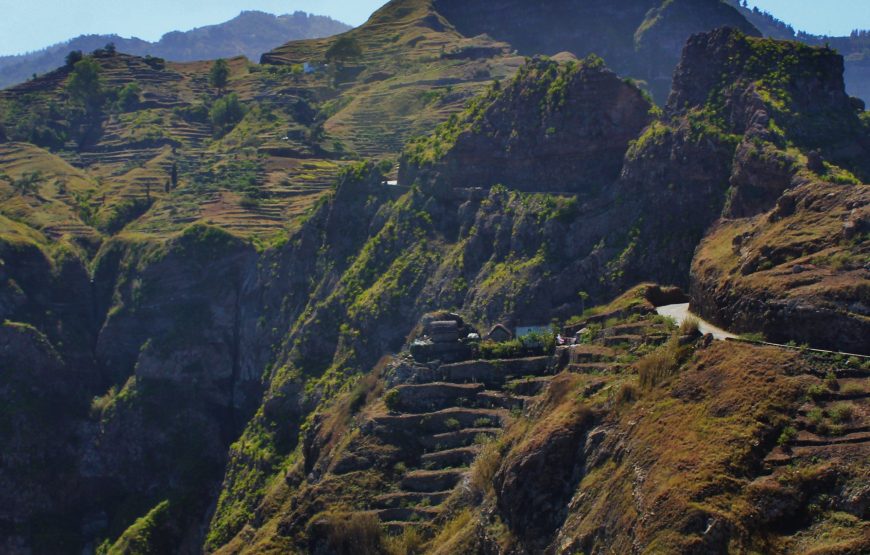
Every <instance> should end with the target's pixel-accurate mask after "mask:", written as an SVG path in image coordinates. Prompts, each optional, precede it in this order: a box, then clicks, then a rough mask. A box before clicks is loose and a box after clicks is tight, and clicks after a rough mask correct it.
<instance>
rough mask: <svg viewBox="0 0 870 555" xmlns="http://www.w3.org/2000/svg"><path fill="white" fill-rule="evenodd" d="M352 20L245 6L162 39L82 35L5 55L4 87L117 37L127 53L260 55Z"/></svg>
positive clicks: (184, 57) (181, 58)
mask: <svg viewBox="0 0 870 555" xmlns="http://www.w3.org/2000/svg"><path fill="white" fill-rule="evenodd" d="M348 29H350V26H348V25H345V24H343V23H341V22H339V21H336V20H333V19H332V18H329V17H326V16H319V15H314V14H306V13H305V12H301V11H300V12H295V13H293V14H285V15H274V14H269V13H265V12H259V11H243V12H241V13H240V14H239V15H238V16H236V17H234V18H233V19H231V20H228V21H226V22H223V23H219V24H214V25H205V26H202V27H197V28H194V29H191V30H189V31H171V32H168V33H165V34H164V35H163V36H162V37H161V38H160V39H159V40H158V41H156V42H149V41H146V40H142V39H139V38H137V37H130V38H125V37H120V36H118V35H114V34H112V35H82V36H79V37H75V38H72V39H70V40H67V41H63V42H60V43H57V44H53V45H51V46H47V47H46V48H44V49H41V50H37V51H34V52H28V53H26V54H19V55H10V56H0V89H3V88H7V87H10V86H12V85H15V84H17V83H20V82H23V81H25V80H26V79H29V78H30V77H31V76H32V75H33V74H41V73H45V72H47V71H50V70H53V69H55V68H57V67H59V66H61V65H63V59H64V57H65V56H66V55H67V53H69V52H70V51H72V50H80V51H83V52H91V51H93V50H96V49H98V48H102V47H104V46H105V45H106V44H108V43H113V44H114V45H115V48H117V49H118V50H119V51H122V52H125V53H127V54H135V55H139V56H145V55H150V56H154V57H158V58H164V59H167V60H171V61H175V62H187V61H196V60H211V59H215V58H231V57H234V56H246V57H248V58H249V59H252V60H257V59H259V57H260V55H261V54H262V53H263V52H266V51H268V50H269V49H271V48H274V47H275V46H277V45H279V44H283V43H284V42H287V41H288V40H300V39H310V38H318V37H323V36H329V35H335V34H338V33H341V32H344V31H347V30H348Z"/></svg>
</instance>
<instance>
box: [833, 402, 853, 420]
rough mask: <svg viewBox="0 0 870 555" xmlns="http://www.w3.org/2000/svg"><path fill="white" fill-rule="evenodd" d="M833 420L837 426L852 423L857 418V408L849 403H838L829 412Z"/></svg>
mask: <svg viewBox="0 0 870 555" xmlns="http://www.w3.org/2000/svg"><path fill="white" fill-rule="evenodd" d="M829 413H830V415H831V420H833V421H834V422H835V423H837V424H842V423H844V422H850V421H851V420H852V419H853V418H854V417H855V407H854V406H853V405H850V404H849V403H837V404H836V405H834V406H833V407H831V409H830V411H829Z"/></svg>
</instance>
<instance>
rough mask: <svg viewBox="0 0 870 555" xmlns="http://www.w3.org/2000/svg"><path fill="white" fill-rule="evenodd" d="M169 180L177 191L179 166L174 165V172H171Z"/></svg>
mask: <svg viewBox="0 0 870 555" xmlns="http://www.w3.org/2000/svg"><path fill="white" fill-rule="evenodd" d="M169 179H170V181H171V183H172V188H173V189H175V188H177V187H178V164H177V163H175V162H173V163H172V171H171V172H170V175H169Z"/></svg>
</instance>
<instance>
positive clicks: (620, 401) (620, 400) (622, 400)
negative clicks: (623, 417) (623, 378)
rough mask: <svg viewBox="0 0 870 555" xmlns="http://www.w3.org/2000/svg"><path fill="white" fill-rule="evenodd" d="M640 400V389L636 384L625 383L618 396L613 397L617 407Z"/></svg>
mask: <svg viewBox="0 0 870 555" xmlns="http://www.w3.org/2000/svg"><path fill="white" fill-rule="evenodd" d="M638 399H640V388H639V387H638V386H637V384H636V383H634V382H623V383H622V385H620V386H619V389H618V390H616V395H615V396H614V397H613V402H614V403H615V404H616V406H618V407H619V406H623V405H628V404H631V403H634V402H635V401H637V400H638Z"/></svg>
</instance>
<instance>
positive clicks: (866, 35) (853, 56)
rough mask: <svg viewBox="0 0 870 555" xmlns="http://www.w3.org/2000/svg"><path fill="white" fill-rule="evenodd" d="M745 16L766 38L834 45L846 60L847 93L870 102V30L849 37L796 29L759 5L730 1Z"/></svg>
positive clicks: (813, 44) (855, 32)
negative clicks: (756, 6)
mask: <svg viewBox="0 0 870 555" xmlns="http://www.w3.org/2000/svg"><path fill="white" fill-rule="evenodd" d="M729 3H730V4H731V5H733V6H734V7H735V8H737V9H738V10H739V11H740V13H741V14H743V16H744V17H745V18H746V19H747V20H749V21H750V22H751V23H752V24H753V25H755V26H756V27H757V28H758V29H759V30H760V31H761V32H762V33H763V34H764V36H766V37H771V38H775V39H779V40H797V41H800V42H802V43H804V44H809V45H811V46H824V45H830V46H831V47H832V48H835V49H836V50H837V51H838V52H839V53H840V54H842V55H843V57H844V58H845V59H846V92H848V93H849V94H850V95H852V96H855V97H858V98H861V99H862V100H864V101H865V102H870V55H868V45H870V31H867V30H855V31H853V32H852V34H851V35H849V36H848V37H826V36H820V35H811V34H809V33H805V32H803V31H797V32H796V31H795V30H794V28H793V27H791V26H790V25H787V24H786V23H784V22H782V21H780V20H779V19H777V18H775V17H774V16H773V15H771V14H769V13H767V12H765V11H762V10H759V9H758V8H752V9H749V8H745V7H743V6H742V5H741V4H740V2H739V0H729Z"/></svg>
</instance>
